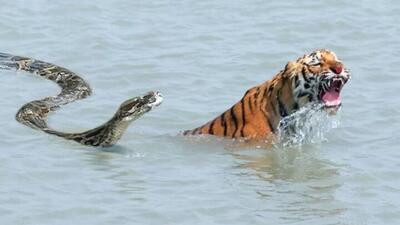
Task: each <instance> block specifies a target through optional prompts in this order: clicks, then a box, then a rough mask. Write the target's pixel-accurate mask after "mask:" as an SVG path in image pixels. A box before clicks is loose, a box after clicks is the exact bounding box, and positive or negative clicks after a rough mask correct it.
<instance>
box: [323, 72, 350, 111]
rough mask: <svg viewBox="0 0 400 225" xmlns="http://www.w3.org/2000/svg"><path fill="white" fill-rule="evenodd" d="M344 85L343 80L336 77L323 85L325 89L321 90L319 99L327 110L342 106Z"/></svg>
mask: <svg viewBox="0 0 400 225" xmlns="http://www.w3.org/2000/svg"><path fill="white" fill-rule="evenodd" d="M344 83H345V82H344V81H343V80H342V79H341V78H339V77H334V78H332V79H331V80H330V81H328V82H327V83H326V84H323V85H322V87H323V88H321V91H320V94H319V98H320V100H321V102H322V103H323V104H324V106H325V107H326V108H338V107H340V106H341V104H342V100H341V97H340V92H341V90H342V88H343V86H344Z"/></svg>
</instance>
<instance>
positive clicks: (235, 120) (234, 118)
mask: <svg viewBox="0 0 400 225" xmlns="http://www.w3.org/2000/svg"><path fill="white" fill-rule="evenodd" d="M234 107H235V106H232V108H231V110H230V112H231V117H232V120H233V123H234V124H235V130H234V131H233V133H232V137H235V133H236V131H237V118H236V115H235V112H234V111H233V108H234Z"/></svg>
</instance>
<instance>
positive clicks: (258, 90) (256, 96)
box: [254, 87, 260, 101]
mask: <svg viewBox="0 0 400 225" xmlns="http://www.w3.org/2000/svg"><path fill="white" fill-rule="evenodd" d="M259 94H260V87H257V90H256V94H255V95H254V98H255V100H256V101H257V98H258V95H259Z"/></svg>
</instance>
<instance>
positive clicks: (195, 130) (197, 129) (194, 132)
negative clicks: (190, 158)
mask: <svg viewBox="0 0 400 225" xmlns="http://www.w3.org/2000/svg"><path fill="white" fill-rule="evenodd" d="M200 129H201V127H198V128H196V129H194V130H193V131H192V135H195V134H196V133H197V131H199V130H200Z"/></svg>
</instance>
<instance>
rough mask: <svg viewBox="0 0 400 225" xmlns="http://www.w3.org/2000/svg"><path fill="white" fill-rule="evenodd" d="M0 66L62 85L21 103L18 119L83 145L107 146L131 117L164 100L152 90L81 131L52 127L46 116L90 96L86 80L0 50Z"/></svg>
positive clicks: (50, 65)
mask: <svg viewBox="0 0 400 225" xmlns="http://www.w3.org/2000/svg"><path fill="white" fill-rule="evenodd" d="M0 68H1V69H15V70H21V71H26V72H30V73H33V74H37V75H39V76H41V77H45V78H47V79H49V80H51V81H54V82H56V83H57V84H58V85H59V86H60V87H61V92H60V93H59V94H58V95H56V96H52V97H46V98H44V99H41V100H35V101H32V102H29V103H27V104H25V105H24V106H22V107H21V109H19V111H18V113H17V115H16V119H17V121H19V122H20V123H22V124H25V125H27V126H29V127H31V128H34V129H39V130H42V131H44V132H46V133H48V134H53V135H56V136H60V137H63V138H65V139H68V140H74V141H77V142H79V143H81V144H84V145H91V146H103V147H105V146H111V145H113V144H115V143H116V142H117V141H118V140H119V139H120V138H121V136H122V134H123V133H124V131H125V130H126V128H127V127H128V126H129V124H130V123H131V122H132V121H134V120H136V119H137V118H139V117H140V116H142V115H143V114H145V113H146V112H149V111H150V110H151V109H152V108H153V107H155V106H158V105H159V104H160V103H161V102H162V95H161V94H160V93H159V92H149V93H147V94H146V95H144V96H141V97H134V98H131V99H128V100H126V101H125V102H123V103H122V104H121V106H120V107H119V108H118V110H117V112H116V113H115V114H114V116H113V117H112V118H111V119H110V120H109V121H108V122H106V123H104V124H103V125H101V126H99V127H96V128H94V129H91V130H88V131H85V132H82V133H64V132H60V131H56V130H53V129H51V128H50V127H49V126H48V125H47V122H46V119H47V116H48V114H49V113H50V112H52V111H55V110H56V109H58V108H59V107H60V106H62V105H65V104H68V103H70V102H73V101H75V100H78V99H83V98H86V97H87V96H89V95H90V94H91V89H90V87H89V85H88V84H87V83H86V82H85V80H83V79H82V78H81V77H80V76H78V75H77V74H75V73H73V72H71V71H69V70H67V69H65V68H62V67H59V66H56V65H54V64H51V63H47V62H43V61H39V60H35V59H31V58H25V57H20V56H14V55H10V54H5V53H0Z"/></svg>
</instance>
